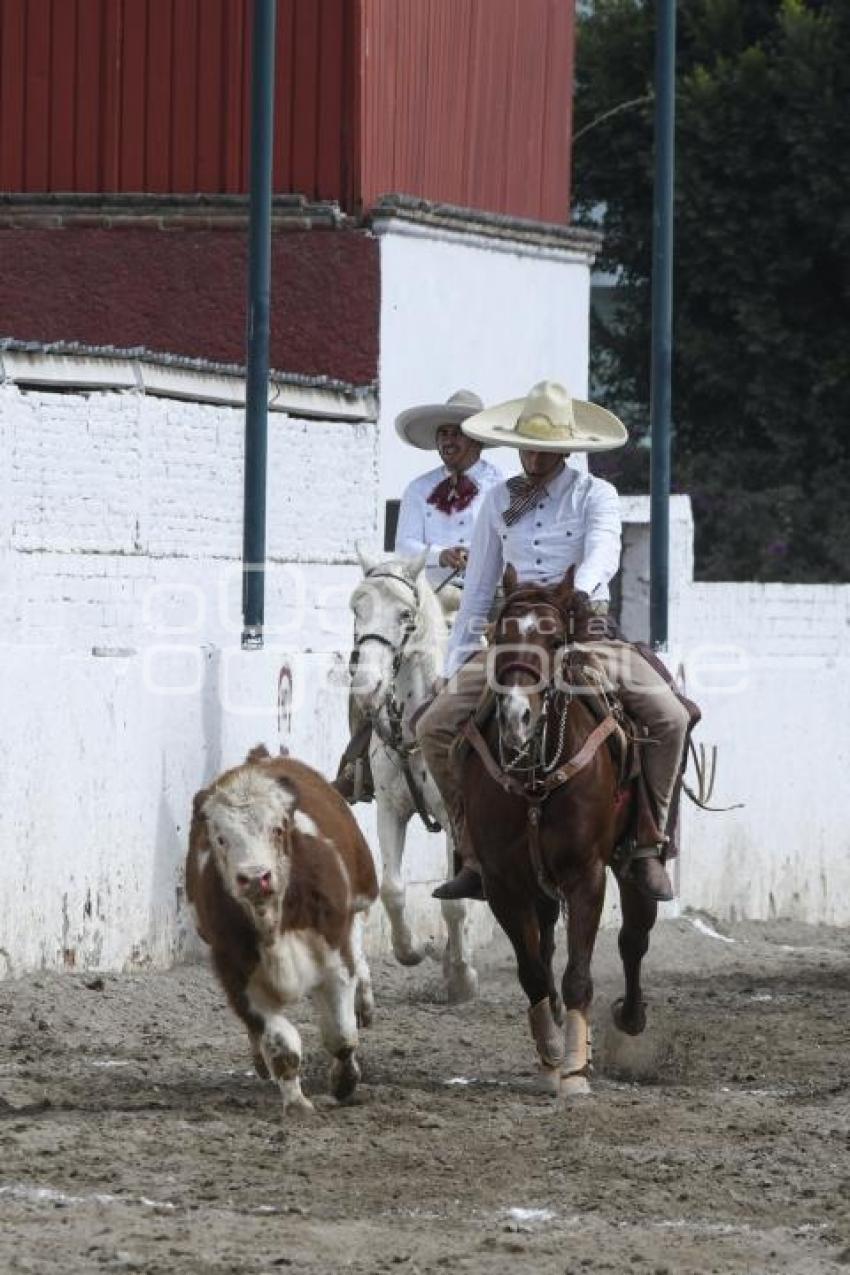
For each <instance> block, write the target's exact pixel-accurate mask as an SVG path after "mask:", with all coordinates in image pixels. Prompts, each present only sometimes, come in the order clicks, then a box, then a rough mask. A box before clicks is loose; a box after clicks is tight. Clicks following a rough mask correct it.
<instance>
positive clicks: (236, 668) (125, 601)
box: [0, 385, 850, 974]
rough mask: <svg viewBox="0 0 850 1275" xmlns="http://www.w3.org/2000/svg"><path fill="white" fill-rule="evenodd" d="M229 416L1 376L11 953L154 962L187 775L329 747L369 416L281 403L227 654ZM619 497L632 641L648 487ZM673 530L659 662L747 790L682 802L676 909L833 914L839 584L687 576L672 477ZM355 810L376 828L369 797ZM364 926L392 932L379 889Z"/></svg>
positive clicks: (160, 951)
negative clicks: (641, 495) (663, 655)
mask: <svg viewBox="0 0 850 1275" xmlns="http://www.w3.org/2000/svg"><path fill="white" fill-rule="evenodd" d="M241 438H242V413H241V412H240V411H238V410H234V409H231V408H227V407H212V406H201V405H198V404H192V403H180V402H174V401H170V400H166V399H159V398H153V397H146V396H145V395H141V394H137V393H120V394H116V393H103V392H99V391H98V392H91V393H88V394H85V395H83V394H75V393H69V394H54V393H48V392H30V393H23V392H21V391H20V390H18V389H17V388H15V387H14V386H10V385H6V386H0V599H2V606H0V644H2V652H0V655H2V658H0V707H2V715H0V723H1V724H0V974H2V973H3V972H9V971H12V972H16V971H21V970H24V969H28V968H35V967H40V966H43V967H58V968H61V967H63V966H66V967H73V966H76V967H80V966H94V965H98V966H103V967H108V968H120V967H122V966H124V965H128V964H136V965H139V964H145V963H155V964H157V965H163V964H167V963H168V962H170V961H171V960H173V959H174V958H175V956H177V955H179V954H180V953H181V951H183V950H184V940H185V935H184V933H183V932H182V930H181V925H182V910H181V907H180V898H181V893H180V892H181V889H182V882H181V868H182V861H183V855H184V852H185V840H186V832H187V819H188V814H189V809H190V801H191V796H192V794H193V793H194V791H195V790H196V789H197V788H198V787H199V786H201V785H202V784H204V783H206V782H207V781H208V780H209V779H210V778H211V777H212V776H213V775H215V774H217V773H218V772H219V771H220V770H221V769H223V768H224V767H225V766H228V765H230V764H233V763H235V762H236V761H238V760H239V759H240V758H241V757H242V756H243V755H244V752H245V751H246V749H247V748H248V747H250V746H251V745H253V744H254V743H255V742H257V741H258V740H263V741H265V742H266V743H267V745H268V746H269V747H270V748H271V749H272V750H274V749H275V748H276V747H277V746H278V745H279V744H280V743H285V744H288V745H289V746H290V747H291V748H292V750H293V752H295V753H296V754H297V755H299V756H301V757H303V758H304V759H305V760H307V761H309V762H311V763H312V764H314V765H317V766H318V767H319V768H320V769H322V770H324V771H325V772H333V770H334V768H335V765H336V760H337V757H338V755H339V752H340V751H341V748H342V746H343V744H344V742H345V738H346V685H345V683H346V662H347V653H348V648H349V645H350V618H349V614H348V609H347V598H348V595H349V592H350V590H351V588H352V587H353V584H354V582H355V580H356V579H357V577H358V569H357V568H356V567H355V566H354V564H353V556H354V552H353V546H354V542H355V540H357V539H358V538H363V539H369V538H370V537H371V538H375V536H376V531H377V528H376V521H377V519H376V509H377V507H378V506H377V499H378V454H379V442H378V434H377V429H376V426H375V424H374V423H372V422H369V421H363V422H361V423H353V422H351V421H347V422H340V421H332V420H325V421H321V420H317V421H309V422H307V421H304V420H301V419H297V418H289V417H285V416H282V415H275V416H274V417H273V418H272V425H271V447H270V499H269V512H270V528H269V530H270V535H269V553H270V560H271V561H270V567H269V573H268V588H267V619H268V626H269V638H268V644H267V648H266V650H265V651H263V652H261V653H257V652H249V653H245V652H242V651H241V649H240V628H241V623H240V614H239V598H240V584H241V577H240V570H239V562H238V556H239V550H240V543H241V530H240V527H241V463H240V455H241ZM624 517H625V521H626V551H625V556H624V585H623V594H624V615H625V618H626V624H627V627H628V629H629V631H630V632H631V633H632V634H633V635H635V636H640V635H641V630H642V627H643V626H644V624H645V619H646V588H647V583H648V508H647V502H646V501H636V500H627V501H624ZM672 529H673V543H672V553H671V563H672V571H673V590H672V599H671V651H670V657H669V658H670V661H671V666H672V667H673V668H674V669H679V668H681V670H682V671H683V674H684V676H685V679H686V682H687V685H688V689H689V691H690V692H691V693H692V694H693V695H694V696H695V697H696V698H697V699H698V700H699V701H700V702H701V703H702V705H703V707H704V710H705V721H704V724H703V725H702V727H701V728H700V732H699V736H698V738H702V739H704V740H705V741H706V742H708V743H717V744H718V745H719V749H720V765H719V774H718V788H717V792H716V796H715V800H716V801H717V803H718V804H726V803H727V802H732V801H743V802H745V803H746V804H745V807H744V809H743V810H736V811H733V812H730V813H728V814H717V815H711V814H705V813H702V812H699V811H695V810H692V809H691V808H690V807H688V806H686V814H685V820H686V821H685V828H684V848H683V855H682V859H681V865H680V868H681V898H680V901H679V904H678V905H677V906H679V907H682V906H689V907H694V908H703V909H706V910H707V911H709V912H711V913H713V914H716V915H718V916H720V917H733V916H739V917H740V916H747V917H753V918H763V919H768V918H770V917H771V916H774V915H783V916H794V917H797V918H800V919H805V920H810V921H825V922H832V923H841V924H846V923H847V922H848V921H849V920H850V844H848V843H850V831H848V825H847V820H846V816H845V810H844V804H845V803H844V799H843V794H844V792H845V789H846V781H845V775H846V770H847V763H848V756H847V754H848V744H847V738H846V730H845V729H844V723H845V722H846V720H847V718H848V714H850V693H848V685H850V681H848V675H850V586H755V585H743V584H741V585H729V584H694V583H693V581H692V525H691V519H690V509H689V505H688V502H687V501H686V500H685V499H684V498H677V499H676V500H674V503H673V511H672ZM290 684H291V688H292V696H293V698H292V699H291V700H290V699H289V697H288V694H284V695H282V696H281V695H280V694H279V688H280V687H281V685H282V686H283V688H284V691H287V689H288V687H289V686H290ZM358 817H361V818H362V820H363V826H364V830H365V831H366V834H367V836H368V837H369V839H370V842H371V844H372V845H373V846H374V847H375V848H377V846H376V838H375V836H374V811H373V810H372V808H364V807H359V808H358ZM442 855H443V849H442V839H441V838H432V837H429V836H428V835H427V834H426V833H424V832H423V831H421V830H419V829H416V830H415V831H414V834H413V837H412V840H411V847H410V854H409V856H408V877H409V880H410V881H411V883H412V885H413V889H412V903H413V908H414V914H415V918H416V926H417V929H418V932H419V934H420V936H421V937H423V938H425V937H431V936H434V937H436V936H437V935H438V934H439V932H440V928H441V927H440V921H439V914H438V912H437V909H436V905H434V904H433V903H432V902H431V900H430V898H429V892H430V886H431V883H433V881H434V880H436V879H437V878H439V877H441V876H442V873H443V867H444V865H443V861H442ZM667 910H668V911H669V912H673V911H675V907H674V906H672V905H671V907H670V908H669V909H667ZM609 915H610V913H609ZM476 916H477V920H476V927H477V929H478V933H479V937H484V936H486V934H487V933H488V932H489V927H488V923H487V921H486V914H485V913H484V911H483V909H481V908H476ZM369 937H370V944H371V946H372V949H373V950H375V949H377V948H381V947H383V946H385V945H386V934H385V928H384V924H383V918H382V915H381V913H380V911H379V910H376V911H375V913H374V917H373V924H372V928H371V931H370V936H369Z"/></svg>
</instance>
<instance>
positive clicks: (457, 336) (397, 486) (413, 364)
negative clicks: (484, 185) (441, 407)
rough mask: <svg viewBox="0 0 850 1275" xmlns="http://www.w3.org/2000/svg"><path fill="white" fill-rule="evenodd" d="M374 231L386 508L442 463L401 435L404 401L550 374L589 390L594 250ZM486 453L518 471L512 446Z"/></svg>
mask: <svg viewBox="0 0 850 1275" xmlns="http://www.w3.org/2000/svg"><path fill="white" fill-rule="evenodd" d="M375 230H376V232H377V233H378V234H379V236H380V242H381V355H380V380H381V415H380V421H381V490H380V498H381V503H382V507H383V502H384V501H386V500H390V499H397V498H398V497H399V496H400V495H401V492H402V491H403V489H404V487H405V485H406V484H407V483H408V482H409V481H410V479H411V478H414V477H416V475H417V474H420V473H422V472H423V470H425V469H427V468H430V467H431V466H432V465H433V464H434V463H438V462H437V458H436V457H434V459H433V460H431V461H430V462H429V458H428V456H427V454H425V453H423V452H421V451H417V450H416V449H414V448H412V447H406V446H405V445H404V444H403V443H402V442H401V441H400V440H399V438H398V437H397V435H396V432H395V429H394V427H393V421H394V420H395V417H396V416H397V415H398V413H399V412H400V411H402V410H403V409H404V408H406V407H410V406H411V405H412V404H414V403H432V402H436V403H442V402H444V401H445V400H446V399H447V398H448V397H449V395H450V394H453V393H454V391H455V390H458V389H461V388H466V389H471V390H474V391H475V392H476V393H477V394H479V395H480V396H481V398H482V399H483V400H484V401H485V402H486V403H498V402H502V401H504V400H505V399H510V398H518V397H522V396H524V395H525V394H526V393H527V391H528V390H529V389H530V388H531V386H532V385H534V384H535V383H536V382H537V381H540V380H543V379H547V378H548V379H554V380H560V381H562V382H564V383H566V384H567V385H568V386H569V387H570V389H571V390H572V392H573V394H575V395H576V396H577V397H581V396H583V395H584V394H586V392H587V366H588V339H589V338H588V332H589V311H588V306H589V297H590V257H589V256H588V255H587V253H583V252H580V251H576V250H571V249H568V248H566V247H564V248H558V247H552V248H542V247H541V246H539V245H528V244H523V243H521V242H518V241H517V240H511V239H505V240H499V239H495V238H493V237H488V236H484V235H476V234H473V233H461V232H458V231H451V230H443V229H438V228H434V227H431V226H427V225H422V224H418V223H411V222H405V221H401V220H395V219H392V218H389V219H387V220H385V221H378V222H377V223H376V225H375ZM487 458H488V460H492V461H493V462H494V463H496V464H498V465H500V466H501V467H502V468H503V469H504V470H505V472H506V473H515V472H516V471H517V469H518V465H517V463H516V452H514V451H511V450H510V449H507V448H498V449H492V450H490V451H488V453H487ZM578 463H579V467H581V465H582V462H581V461H579V462H578Z"/></svg>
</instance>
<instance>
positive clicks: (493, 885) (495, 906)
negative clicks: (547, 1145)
mask: <svg viewBox="0 0 850 1275" xmlns="http://www.w3.org/2000/svg"><path fill="white" fill-rule="evenodd" d="M487 902H488V903H489V904H490V909H491V911H492V912H493V915H494V916H495V918H496V920H497V921H498V922H499V924H500V925H501V927H502V929H503V930H504V931H505V933H506V934H507V936H508V938H509V939H510V941H511V945H512V947H513V949H514V952H515V953H516V962H517V976H518V978H519V981H520V985H521V987H522V990H523V991H524V992H525V994H526V996H527V997H528V1001H529V1010H528V1024H529V1027H530V1029H531V1036H532V1039H533V1041H534V1044H535V1046H536V1048H537V1054H538V1057H539V1059H540V1078H541V1082H542V1088H543V1089H544V1090H545V1091H546V1092H548V1093H552V1094H558V1093H559V1092H560V1089H561V1070H562V1067H563V1063H564V1033H563V1029H562V1028H561V1027H559V1026H558V1024H557V1023H556V1021H555V1015H554V1014H553V1012H552V1001H551V996H550V988H551V986H552V977H551V971H550V969H549V968H548V967H547V963H546V961H545V959H544V955H543V952H542V950H541V933H540V921H539V918H538V913H537V906H536V904H535V902H534V900H533V899H531V898H527V897H526V898H523V897H522V896H521V895H520V893H519V891H518V890H517V888H516V882H512V883H506V884H504V885H503V884H502V883H497V882H495V881H494V882H491V881H490V880H488V882H487Z"/></svg>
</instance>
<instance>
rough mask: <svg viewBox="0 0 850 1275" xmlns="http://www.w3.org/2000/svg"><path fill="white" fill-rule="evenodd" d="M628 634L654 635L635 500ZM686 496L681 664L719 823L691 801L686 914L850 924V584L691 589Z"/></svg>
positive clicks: (676, 605)
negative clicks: (710, 767) (738, 805)
mask: <svg viewBox="0 0 850 1275" xmlns="http://www.w3.org/2000/svg"><path fill="white" fill-rule="evenodd" d="M623 512H624V517H625V518H626V520H627V523H628V526H627V531H626V552H625V556H624V561H625V567H626V570H625V573H624V574H625V579H624V591H623V592H624V626H625V628H626V630H627V632H628V633H629V636H632V637H646V636H648V634H647V632H646V618H647V615H648V582H649V509H648V501H647V500H629V501H624V510H623ZM692 566H693V525H692V521H691V513H690V503H689V501H688V500H687V499H686V498H685V497H677V498H675V499H674V501H673V508H672V514H671V574H672V576H673V587H672V589H671V606H670V651H669V655H668V656H667V659H668V662H669V666H670V668H671V669H672V670H674V671H679V672H680V674H681V675H682V676H683V678H684V682H685V685H686V688H687V690H688V693H689V694H690V695H691V696H692V698H694V699H696V700H697V701H698V703H699V704H700V705H701V707H702V709H703V714H704V716H703V721H702V723H701V724H700V726H699V727H698V729H697V732H696V736H695V739H696V740H697V741H699V740H702V741H704V742H705V743H706V744H707V745H711V744H717V746H718V750H719V751H718V770H717V788H716V791H715V795H714V798H713V804H715V805H720V806H722V805H729V804H731V803H734V802H743V803H744V807H743V809H739V810H733V811H730V812H728V813H725V814H710V813H707V812H703V811H701V810H698V809H696V808H695V807H693V806H692V805H691V804H690V803H689V802H687V801H685V803H684V807H683V809H684V820H685V822H684V826H683V832H684V835H683V850H682V856H681V861H680V865H679V874H680V875H679V884H680V898H679V903H678V906H679V907H680V908H684V907H691V908H696V909H704V910H706V911H707V912H710V913H712V914H713V915H716V916H718V917H720V918H726V919H735V918H742V917H747V918H752V919H757V920H770V919H772V918H773V917H776V916H786V917H793V918H795V919H798V920H801V921H810V922H824V923H827V924H835V925H846V924H848V923H850V821H848V818H847V810H846V792H847V774H848V766H850V743H849V742H848V734H847V727H846V723H847V720H848V715H850V585H802V584H801V585H779V584H773V585H770V584H765V585H758V584H723V583H716V584H715V583H694V582H693V572H692Z"/></svg>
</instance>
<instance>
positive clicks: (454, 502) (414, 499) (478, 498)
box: [395, 390, 502, 586]
mask: <svg viewBox="0 0 850 1275" xmlns="http://www.w3.org/2000/svg"><path fill="white" fill-rule="evenodd" d="M483 407H484V404H483V403H482V402H481V399H480V398H479V397H478V395H477V394H473V393H472V392H471V391H470V390H458V391H457V393H456V394H452V396H451V398H450V399H449V400H448V401H447V402H446V403H430V404H425V405H424V406H422V407H409V408H408V409H407V411H404V412H402V413H401V415H400V416H398V417H396V423H395V427H396V432H397V433H398V436H399V438H401V439H402V440H403V441H404V442H405V443H407V444H409V446H411V447H418V448H419V449H420V450H422V451H429V452H433V451H436V452H439V454H440V460H441V461H442V462H443V463H442V464H441V465H439V466H438V467H437V468H436V469H429V470H428V472H427V473H425V474H422V475H421V477H419V478H414V480H413V482H412V483H409V484H408V486H407V487H406V488H405V491H404V495H403V496H402V498H401V507H400V508H399V512H398V528H397V530H396V539H395V547H396V552H397V553H400V554H405V555H410V556H415V555H416V554H420V553H422V551H423V550H424V549H426V548H427V549H428V559H427V564H426V570H427V575H428V580H429V581H430V583H431V584H432V585H435V586H437V585H442V584H444V583H445V582H446V581H447V580H448V579H450V578H452V577H454V578H455V579H456V578H457V577H458V576H460V575H461V574H462V572H463V569H464V567H465V566H466V559H467V556H468V554H469V546H470V543H471V541H472V528H473V524H474V522H475V519H476V517H477V515H478V511H479V509H480V508H481V503H482V501H483V500H484V496H485V495H486V493H487V492H488V491H489V490H490V488H491V487H493V486H495V484H496V483H498V482H501V481H502V474H501V473H500V471H499V470H498V469H496V467H495V465H491V464H490V462H489V461H486V460H482V459H481V448H482V446H483V444H482V443H480V442H478V441H477V440H475V439H473V438H469V437H468V436H467V435H466V434H464V433H463V431H462V429H461V426H462V424H463V422H464V421H465V420H467V419H468V417H470V416H474V415H475V414H476V413H477V412H480V411H481V410H482V409H483Z"/></svg>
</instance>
